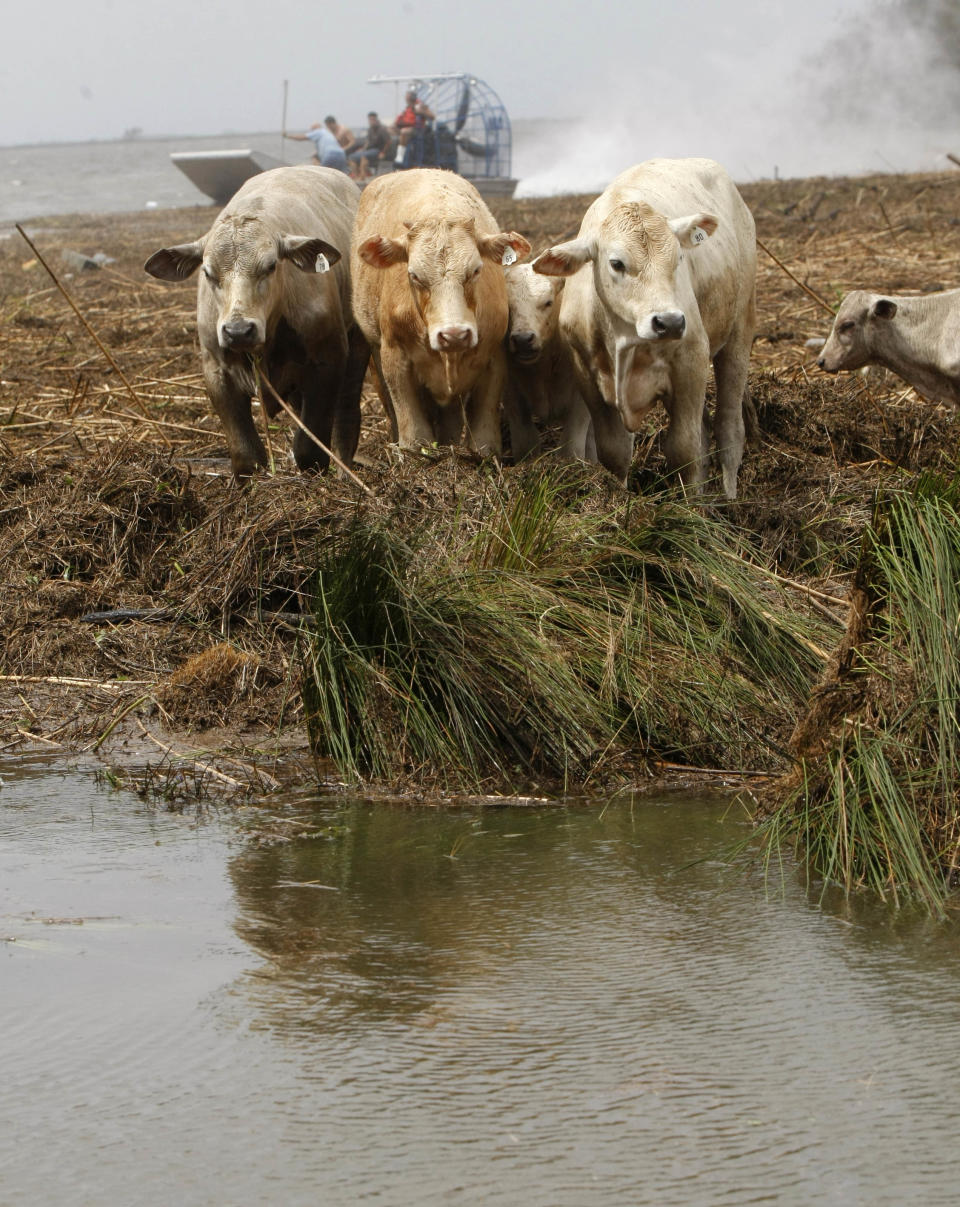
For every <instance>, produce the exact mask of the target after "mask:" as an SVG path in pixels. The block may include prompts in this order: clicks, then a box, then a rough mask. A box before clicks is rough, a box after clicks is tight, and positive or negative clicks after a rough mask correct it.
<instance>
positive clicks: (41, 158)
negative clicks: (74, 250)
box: [0, 119, 619, 255]
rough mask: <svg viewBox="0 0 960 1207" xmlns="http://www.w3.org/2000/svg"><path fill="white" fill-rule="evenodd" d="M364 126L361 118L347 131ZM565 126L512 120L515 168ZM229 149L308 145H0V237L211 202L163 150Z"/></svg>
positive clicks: (283, 152) (277, 140)
mask: <svg viewBox="0 0 960 1207" xmlns="http://www.w3.org/2000/svg"><path fill="white" fill-rule="evenodd" d="M365 124H366V122H365V120H364V121H363V122H360V123H358V124H356V125H354V126H353V129H355V130H356V129H360V128H362V127H363V126H364V125H365ZM564 129H565V127H564V125H563V123H560V122H555V121H550V120H548V119H542V120H533V121H518V122H514V123H513V150H514V163H513V168H514V173H515V174H516V175H519V176H524V177H525V176H528V175H529V176H534V177H535V176H537V175H538V174H540V173H542V172H544V170H546V169H547V168H548V167H550V166H551V165H553V164H555V160H556V144H557V141H558V138H559V136H560V134H561V133H562V132H563V130H564ZM228 149H230V150H241V149H244V150H247V149H249V150H253V151H265V152H266V153H267V154H268V155H272V156H274V158H276V159H279V160H282V161H284V162H285V163H308V162H309V160H310V148H309V147H308V148H307V150H304V149H303V144H302V143H295V142H285V141H284V140H283V139H281V137H280V134H279V133H259V134H256V133H253V134H219V135H215V136H208V137H204V138H129V139H115V140H112V141H108V140H105V141H103V142H89V143H39V144H36V145H33V146H21V147H0V237H7V236H9V235H10V233H11V230H12V225H13V223H14V222H24V221H27V220H29V219H36V218H38V217H42V216H45V215H50V214H73V213H81V214H83V213H114V212H118V211H120V212H126V211H131V212H134V211H137V210H142V209H144V208H151V209H152V208H154V207H159V208H161V209H167V208H176V207H178V206H187V205H212V204H213V203H212V202H211V200H210V198H209V197H206V196H204V194H203V193H201V192H200V191H199V190H198V189H196V188H195V187H194V186H193V185H192V184H191V183H190V181H189V180H188V179H187V177H186V176H184V174H183V173H182V172H181V171H180V169H179V168H178V167H176V166H175V165H174V164H173V163H172V162H171V160H170V153H171V152H172V151H213V150H228ZM618 170H619V169H618ZM569 181H570V183H569V184H568V186H567V187H568V188H573V189H575V190H576V189H581V190H583V191H588V190H589V188H590V187H591V184H590V183H586V184H585V183H584V182H583V177H582V174H581V176H580V177H579V178H578V177H577V174H576V173H575V172H574V173H572V174H571V175H570V177H569ZM599 183H600V184H602V183H603V182H602V181H601V182H599ZM547 191H552V192H557V191H560V190H559V189H558V188H551V189H548V190H547ZM598 191H599V188H598ZM101 250H109V248H107V249H101ZM88 254H91V255H92V254H93V251H92V250H91V251H89V252H88Z"/></svg>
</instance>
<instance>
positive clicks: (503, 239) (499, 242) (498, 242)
mask: <svg viewBox="0 0 960 1207" xmlns="http://www.w3.org/2000/svg"><path fill="white" fill-rule="evenodd" d="M477 247H478V248H479V249H480V255H481V256H483V257H484V258H485V259H487V260H494V261H495V262H496V263H498V264H503V265H504V267H508V266H509V265H510V264H515V263H516V262H517V260H518V259H520V260H522V259H523V257H524V256H529V255H530V244H529V243H528V242H527V241H526V239H524V237H523V235H518V234H517V232H516V231H509V232H508V231H499V232H498V233H497V234H496V235H481V236H480V238H479V239H478V240H477Z"/></svg>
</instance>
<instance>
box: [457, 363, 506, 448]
mask: <svg viewBox="0 0 960 1207" xmlns="http://www.w3.org/2000/svg"><path fill="white" fill-rule="evenodd" d="M506 379H507V364H506V357H505V355H504V352H503V349H502V348H500V349H498V350H497V352H496V353H494V355H493V356H492V357H491V358H490V363H489V364H488V365H487V371H486V373H481V375H480V378H479V380H478V381H477V383H476V384H475V385H474V387H473V389H472V390H471V391H470V396H469V397H468V399H467V403H466V406H465V407H464V411H465V416H464V417H465V419H466V421H467V443H468V444H469V446H470V448H472V449H473V451H474V452H475V453H479V455H480V456H481V457H499V456H500V453H501V451H502V444H501V440H500V401H501V398H502V397H503V387H504V384H505V383H506Z"/></svg>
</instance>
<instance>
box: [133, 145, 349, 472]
mask: <svg viewBox="0 0 960 1207" xmlns="http://www.w3.org/2000/svg"><path fill="white" fill-rule="evenodd" d="M359 200H360V190H359V189H358V188H357V186H356V185H355V184H354V183H353V182H352V181H351V180H349V179H348V178H347V177H346V176H345V175H344V174H343V172H338V171H336V170H335V169H333V168H316V167H310V166H308V165H303V166H300V167H292V168H273V169H272V170H271V171H269V172H263V173H261V174H260V175H258V176H254V177H253V178H252V179H251V180H248V181H247V182H246V184H244V185H243V186H242V187H241V188H240V189H239V190H238V192H237V193H236V194H235V195H234V197H233V198H232V199H231V200H230V202H229V203H228V204H227V205H226V206H225V208H224V209H223V210H222V211H221V213H220V215H219V216H218V217H217V219H216V221H215V222H214V224H213V226H212V227H211V228H210V230H209V231H208V232H207V233H206V234H205V235H204V236H203V237H202V238H200V239H197V240H196V242H194V243H182V244H179V245H177V246H176V247H164V248H161V249H160V250H159V251H156V252H154V254H153V255H152V256H151V257H150V258H149V260H147V262H146V264H145V265H144V267H145V269H146V271H147V272H148V273H150V274H151V275H152V276H155V277H159V278H160V279H161V280H164V281H182V280H185V279H186V278H187V277H189V276H191V275H192V274H193V273H194V272H196V270H197V269H198V268H200V266H201V265H202V266H203V271H202V272H201V273H200V277H199V284H198V287H197V334H198V336H199V339H200V364H201V368H202V370H203V379H204V383H205V385H206V387H207V393H208V395H209V396H210V401H211V402H212V403H213V407H214V410H215V411H216V412H217V414H218V415H219V417H220V421H221V423H222V424H223V428H224V431H225V433H226V436H227V445H228V447H229V450H230V461H231V463H232V466H233V472H234V474H235V475H236V476H237V477H238V478H244V477H247V476H248V475H249V474H251V473H252V472H253V471H254V470H255V469H256V467H257V466H259V465H266V463H267V454H266V451H265V449H264V447H263V442H262V441H261V439H260V437H259V436H258V434H257V430H256V428H255V427H254V423H253V416H252V412H251V409H250V399H251V396H252V395H254V394H256V393H257V379H256V373H255V366H256V364H259V365H260V366H262V368H263V370H264V372H265V373H266V375H267V379H268V381H269V382H270V383H271V385H272V386H273V387H274V389H276V391H277V393H278V394H279V395H280V396H281V397H282V398H283V399H284V401H285V402H287V403H288V404H290V405H292V406H293V407H294V410H295V413H297V414H298V415H299V417H300V421H301V423H303V424H304V426H305V427H307V428H309V429H310V431H311V432H313V433H314V435H316V436H317V437H318V438H319V439H320V440H322V441H323V443H324V444H325V445H327V446H328V447H330V446H331V445H332V446H333V449H334V451H335V452H336V453H337V455H338V456H339V457H340V459H341V460H343V461H347V462H349V461H350V460H351V458H352V457H353V454H354V452H355V451H356V447H357V439H358V437H359V434H360V391H361V388H362V386H363V376H364V373H365V371H366V367H367V361H368V360H369V358H370V351H369V349H368V347H367V344H366V341H365V340H364V338H363V336H362V334H361V333H360V331H359V329H358V328H357V326H356V324H355V323H354V321H353V315H352V313H351V310H350V266H349V263H348V261H347V260H346V258H345V254H346V251H347V248H348V247H349V244H350V230H351V227H352V226H353V219H354V215H355V214H356V212H357V203H358V202H359ZM263 404H264V407H265V409H266V412H267V415H268V416H270V417H272V416H273V415H274V414H275V413H276V412H277V410H278V409H279V405H278V404H277V402H276V400H275V399H274V398H273V396H272V395H271V394H270V393H269V391H268V390H264V392H263ZM293 453H294V457H295V459H296V462H297V465H298V466H299V467H300V468H301V469H309V468H314V467H318V468H324V467H325V466H326V464H327V461H328V458H327V456H326V454H325V453H323V452H321V450H320V448H319V447H318V446H317V445H316V443H315V442H314V441H313V440H311V439H310V437H309V436H308V435H307V434H306V433H305V432H304V431H302V430H299V429H298V431H297V432H296V434H295V436H294V438H293Z"/></svg>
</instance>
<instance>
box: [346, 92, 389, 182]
mask: <svg viewBox="0 0 960 1207" xmlns="http://www.w3.org/2000/svg"><path fill="white" fill-rule="evenodd" d="M390 141H391V139H390V131H389V130H388V129H387V127H386V126H385V125H384V124H383V122H382V121H381V120H380V118H379V117H378V116H377V114H376V113H375V112H374V111H373V110H372V109H371V110H370V112H369V113H368V114H367V134H366V137H365V138H364V140H363V142H362V143H357V145H356V148H355V149H354V150H352V151H349V150H348V151H347V158H348V159H349V160H350V162H351V164H352V165H353V168H352V170H351V173H350V174H351V176H353V178H354V180H366V179H367V177H368V176H376V174H377V164H378V162H379V161H380V160H381V159H386V158H387V154H388V152H389V149H390Z"/></svg>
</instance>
